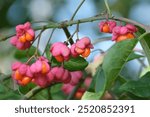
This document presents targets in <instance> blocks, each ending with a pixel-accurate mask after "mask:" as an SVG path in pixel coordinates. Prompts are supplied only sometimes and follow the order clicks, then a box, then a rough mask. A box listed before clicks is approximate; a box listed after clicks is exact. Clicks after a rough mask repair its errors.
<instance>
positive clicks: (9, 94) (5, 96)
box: [0, 84, 22, 100]
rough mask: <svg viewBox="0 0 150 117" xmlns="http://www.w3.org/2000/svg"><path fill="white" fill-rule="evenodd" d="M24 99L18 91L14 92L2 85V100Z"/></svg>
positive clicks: (0, 85) (0, 96) (0, 95)
mask: <svg viewBox="0 0 150 117" xmlns="http://www.w3.org/2000/svg"><path fill="white" fill-rule="evenodd" d="M10 99H11V100H14V99H22V96H21V95H20V94H19V92H18V91H14V90H12V89H10V88H8V87H6V86H5V85H3V84H0V100H10Z"/></svg>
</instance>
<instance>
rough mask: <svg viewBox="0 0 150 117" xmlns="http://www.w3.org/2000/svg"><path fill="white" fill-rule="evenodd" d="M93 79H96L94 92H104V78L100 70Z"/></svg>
mask: <svg viewBox="0 0 150 117" xmlns="http://www.w3.org/2000/svg"><path fill="white" fill-rule="evenodd" d="M94 77H96V84H95V92H96V93H98V92H104V91H105V85H106V78H105V75H104V71H103V69H102V68H101V69H99V70H97V73H96V75H95V76H94Z"/></svg>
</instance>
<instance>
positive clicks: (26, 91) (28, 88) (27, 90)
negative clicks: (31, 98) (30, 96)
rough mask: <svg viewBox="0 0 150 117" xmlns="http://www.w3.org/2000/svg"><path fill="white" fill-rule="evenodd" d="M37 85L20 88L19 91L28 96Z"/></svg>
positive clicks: (31, 84)
mask: <svg viewBox="0 0 150 117" xmlns="http://www.w3.org/2000/svg"><path fill="white" fill-rule="evenodd" d="M35 86H36V85H35V84H33V83H29V84H28V85H26V86H19V91H20V92H21V93H22V94H26V93H28V92H29V91H30V90H31V89H33V88H34V87H35Z"/></svg>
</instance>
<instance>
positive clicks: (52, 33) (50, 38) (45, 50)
mask: <svg viewBox="0 0 150 117" xmlns="http://www.w3.org/2000/svg"><path fill="white" fill-rule="evenodd" d="M54 31H55V28H54V29H53V30H52V32H51V34H50V37H49V39H48V41H47V44H46V47H45V49H44V51H43V54H42V56H43V55H44V53H45V51H46V48H47V46H48V44H49V42H50V40H51V38H52V36H53V33H54Z"/></svg>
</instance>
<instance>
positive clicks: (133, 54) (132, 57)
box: [127, 52, 144, 61]
mask: <svg viewBox="0 0 150 117" xmlns="http://www.w3.org/2000/svg"><path fill="white" fill-rule="evenodd" d="M141 57H144V56H143V55H140V54H136V53H134V52H132V53H131V54H130V56H129V57H128V59H127V61H131V60H134V59H138V58H141Z"/></svg>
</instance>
